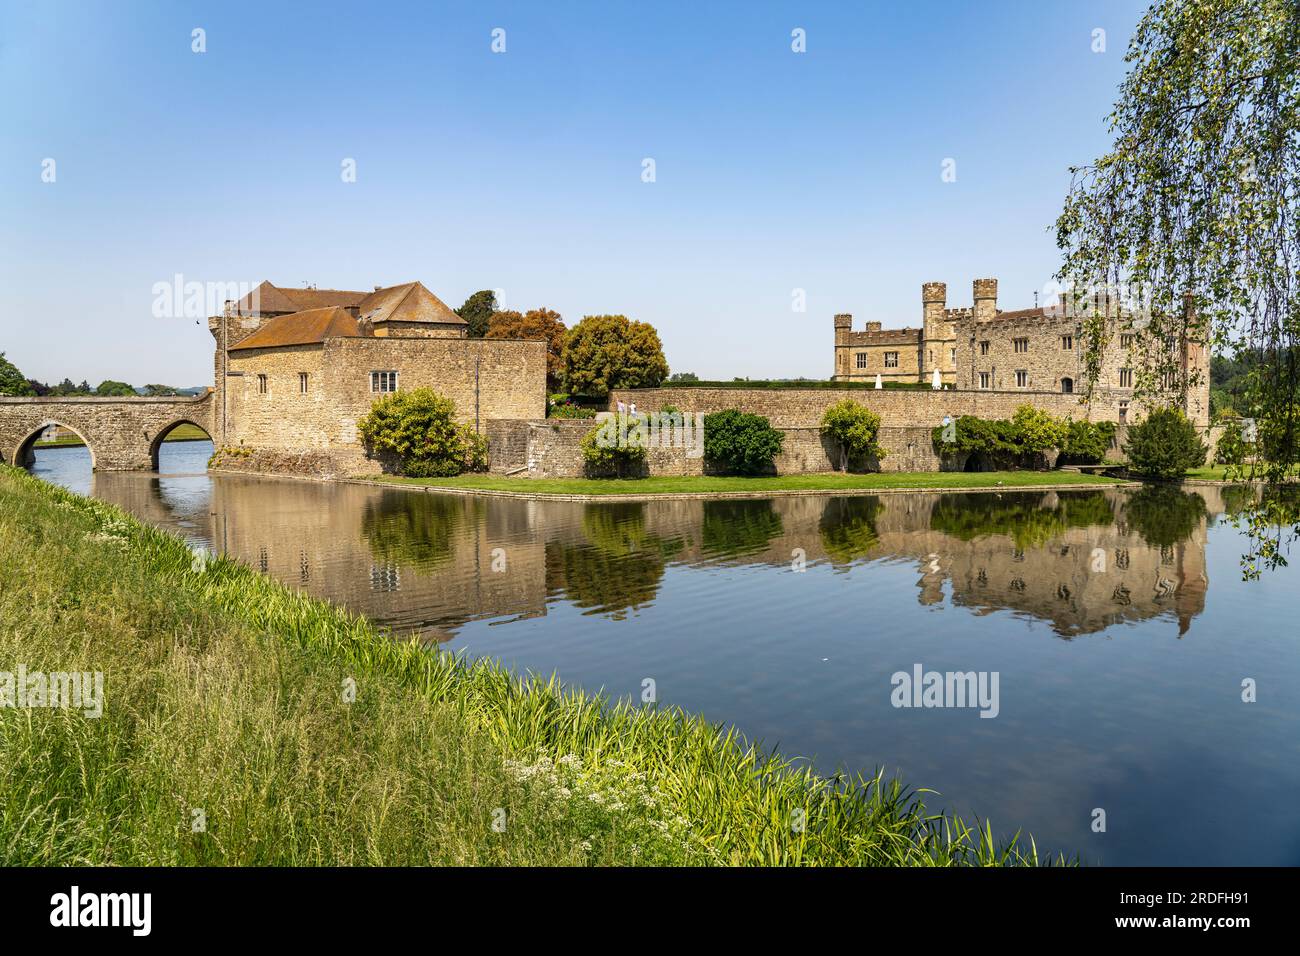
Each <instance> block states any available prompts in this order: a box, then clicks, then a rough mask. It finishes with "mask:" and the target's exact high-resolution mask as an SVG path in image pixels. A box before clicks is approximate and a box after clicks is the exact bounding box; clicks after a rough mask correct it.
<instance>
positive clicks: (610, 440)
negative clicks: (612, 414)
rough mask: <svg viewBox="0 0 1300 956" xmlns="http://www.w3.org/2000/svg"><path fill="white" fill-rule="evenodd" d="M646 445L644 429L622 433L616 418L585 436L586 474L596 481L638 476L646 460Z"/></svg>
mask: <svg viewBox="0 0 1300 956" xmlns="http://www.w3.org/2000/svg"><path fill="white" fill-rule="evenodd" d="M640 417H641V416H638V418H640ZM646 444H647V442H646V434H645V431H644V429H639V428H633V429H630V430H625V431H624V432H623V433H620V431H619V428H618V424H617V419H613V418H611V419H607V420H606V421H605V422H603V423H601V424H600V425H597V426H596V427H595V428H593V429H591V430H590V431H589V432H587V433H586V434H585V435H583V436H582V443H581V448H582V459H583V461H584V462H585V463H586V470H587V474H588V475H589V476H590V477H593V478H631V477H638V476H639V475H640V474H641V472H642V465H643V464H644V462H645V459H646Z"/></svg>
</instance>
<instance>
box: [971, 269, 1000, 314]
mask: <svg viewBox="0 0 1300 956" xmlns="http://www.w3.org/2000/svg"><path fill="white" fill-rule="evenodd" d="M971 295H972V298H973V299H974V300H975V309H974V315H975V321H976V322H988V321H991V320H992V319H993V318H994V317H995V316H996V315H997V314H998V280H997V279H976V280H975V281H974V282H973V283H971Z"/></svg>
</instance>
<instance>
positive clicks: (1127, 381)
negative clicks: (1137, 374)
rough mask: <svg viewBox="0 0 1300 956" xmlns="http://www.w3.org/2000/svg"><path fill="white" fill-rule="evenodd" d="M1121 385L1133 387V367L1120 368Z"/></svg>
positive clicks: (1122, 386) (1121, 386)
mask: <svg viewBox="0 0 1300 956" xmlns="http://www.w3.org/2000/svg"><path fill="white" fill-rule="evenodd" d="M1119 387H1120V388H1132V387H1133V370H1132V369H1131V368H1122V369H1120V370H1119Z"/></svg>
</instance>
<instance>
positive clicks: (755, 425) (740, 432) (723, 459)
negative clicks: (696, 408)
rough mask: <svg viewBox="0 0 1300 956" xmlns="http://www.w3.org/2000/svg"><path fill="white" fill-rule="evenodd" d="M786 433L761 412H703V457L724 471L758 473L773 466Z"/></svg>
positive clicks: (745, 473) (747, 473)
mask: <svg viewBox="0 0 1300 956" xmlns="http://www.w3.org/2000/svg"><path fill="white" fill-rule="evenodd" d="M784 441H785V434H784V433H783V432H781V431H780V430H779V429H776V428H773V427H772V423H771V422H769V421H768V420H767V419H766V418H764V417H763V416H762V415H751V414H749V413H748V412H739V411H736V410H735V409H727V410H726V411H722V412H714V413H713V414H712V415H705V416H704V458H705V460H706V461H709V462H711V463H712V464H713V465H714V466H715V467H717V468H718V469H720V470H722V471H726V472H730V473H733V474H738V475H755V474H758V473H759V472H762V471H766V470H767V469H768V468H770V467H771V465H772V462H773V461H774V460H775V458H776V456H777V455H779V454H780V453H781V445H782V443H783V442H784Z"/></svg>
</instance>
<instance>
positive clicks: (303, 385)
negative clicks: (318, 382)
mask: <svg viewBox="0 0 1300 956" xmlns="http://www.w3.org/2000/svg"><path fill="white" fill-rule="evenodd" d="M298 394H299V395H306V394H307V373H306V372H299V373H298Z"/></svg>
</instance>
